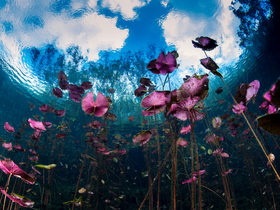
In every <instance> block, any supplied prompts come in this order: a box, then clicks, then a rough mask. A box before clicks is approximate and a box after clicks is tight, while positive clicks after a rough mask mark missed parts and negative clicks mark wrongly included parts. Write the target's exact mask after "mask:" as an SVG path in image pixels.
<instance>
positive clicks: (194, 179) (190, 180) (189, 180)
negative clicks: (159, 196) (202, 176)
mask: <svg viewBox="0 0 280 210" xmlns="http://www.w3.org/2000/svg"><path fill="white" fill-rule="evenodd" d="M192 180H193V181H194V182H195V181H196V177H195V176H194V177H193V178H192V179H188V180H186V181H183V182H182V184H186V183H192Z"/></svg>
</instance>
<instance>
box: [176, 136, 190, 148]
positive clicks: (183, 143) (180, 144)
mask: <svg viewBox="0 0 280 210" xmlns="http://www.w3.org/2000/svg"><path fill="white" fill-rule="evenodd" d="M188 143H189V142H187V141H186V140H185V139H183V138H181V137H180V138H179V139H178V140H177V146H182V147H186V146H187V145H188Z"/></svg>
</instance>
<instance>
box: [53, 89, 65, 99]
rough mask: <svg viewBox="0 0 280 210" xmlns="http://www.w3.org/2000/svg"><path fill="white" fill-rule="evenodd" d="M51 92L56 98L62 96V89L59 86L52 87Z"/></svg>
mask: <svg viewBox="0 0 280 210" xmlns="http://www.w3.org/2000/svg"><path fill="white" fill-rule="evenodd" d="M52 92H53V94H54V96H55V97H57V98H62V96H63V93H62V91H61V90H60V89H59V88H57V87H56V88H54V89H53V90H52Z"/></svg>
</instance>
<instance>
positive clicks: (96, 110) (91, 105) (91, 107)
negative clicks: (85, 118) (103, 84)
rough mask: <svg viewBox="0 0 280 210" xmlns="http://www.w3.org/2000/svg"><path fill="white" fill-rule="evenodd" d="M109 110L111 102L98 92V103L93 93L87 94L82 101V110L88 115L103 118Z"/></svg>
mask: <svg viewBox="0 0 280 210" xmlns="http://www.w3.org/2000/svg"><path fill="white" fill-rule="evenodd" d="M108 108H109V102H108V100H107V99H106V97H105V96H104V95H103V94H102V93H101V92H98V94H97V97H96V101H94V98H93V92H89V93H87V94H86V96H85V97H84V98H83V100H82V109H83V110H84V112H85V113H87V114H94V115H95V116H97V117H101V116H102V115H104V114H105V113H106V112H107V110H108Z"/></svg>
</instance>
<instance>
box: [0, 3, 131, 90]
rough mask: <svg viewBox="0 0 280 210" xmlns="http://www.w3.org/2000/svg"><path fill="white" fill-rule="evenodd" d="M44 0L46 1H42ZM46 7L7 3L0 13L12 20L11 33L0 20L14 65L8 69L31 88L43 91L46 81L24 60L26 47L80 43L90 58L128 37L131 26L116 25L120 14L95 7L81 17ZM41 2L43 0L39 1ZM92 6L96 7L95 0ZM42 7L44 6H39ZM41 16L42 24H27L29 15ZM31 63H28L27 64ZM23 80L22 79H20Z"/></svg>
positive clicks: (5, 50)
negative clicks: (110, 14) (112, 14)
mask: <svg viewBox="0 0 280 210" xmlns="http://www.w3.org/2000/svg"><path fill="white" fill-rule="evenodd" d="M18 2H19V1H18ZM43 2H44V1H43ZM43 2H42V4H44V8H42V7H39V6H38V5H33V6H32V7H35V6H36V7H38V8H39V11H38V10H36V11H35V12H34V11H29V10H30V7H26V8H23V9H22V6H19V5H9V4H7V5H6V8H3V9H2V10H1V13H0V19H1V22H2V23H3V22H5V21H6V22H10V23H11V25H12V30H10V31H9V32H8V33H7V32H6V31H5V26H4V25H2V24H1V23H0V47H1V51H2V56H6V57H5V59H6V60H7V61H8V62H9V64H10V65H11V66H13V67H15V69H14V70H13V71H16V70H17V71H18V72H9V73H11V74H13V75H15V77H14V78H13V79H18V80H19V79H22V80H24V81H26V83H25V85H26V86H28V87H29V88H30V89H33V90H36V91H37V90H38V91H39V92H41V91H44V90H43V89H45V86H44V85H43V82H44V81H40V79H39V78H38V77H37V76H36V75H32V74H33V73H32V70H30V69H29V68H30V67H28V66H26V64H25V63H24V61H23V57H22V50H23V49H24V48H26V47H33V46H34V47H42V46H44V45H45V44H48V43H54V44H55V45H56V46H57V48H58V49H61V50H64V51H65V50H66V49H67V48H68V47H69V46H71V45H78V46H79V47H80V49H81V51H82V54H83V56H87V57H88V59H89V60H97V59H98V58H99V57H98V53H99V52H100V50H117V49H120V48H122V47H123V45H124V42H125V39H126V38H127V37H128V34H129V31H128V29H119V28H118V27H117V26H116V22H117V18H107V17H105V16H103V15H99V14H98V13H97V12H94V11H92V12H91V13H87V14H86V15H84V16H82V17H80V18H75V19H73V18H71V17H70V16H69V15H68V14H67V13H66V11H62V12H61V13H59V14H54V13H51V12H49V11H47V10H46V8H48V7H49V4H48V5H46V4H47V3H46V2H44V3H43ZM38 4H40V3H38ZM89 6H91V7H95V6H96V5H95V4H94V1H90V2H89ZM72 7H75V8H74V9H75V10H79V9H80V8H82V7H83V4H81V3H75V4H72ZM40 9H41V10H40ZM34 16H35V17H36V16H38V17H40V19H41V20H42V27H34V26H32V25H26V22H24V20H26V18H28V17H34ZM27 65H28V64H27ZM21 83H23V82H21Z"/></svg>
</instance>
